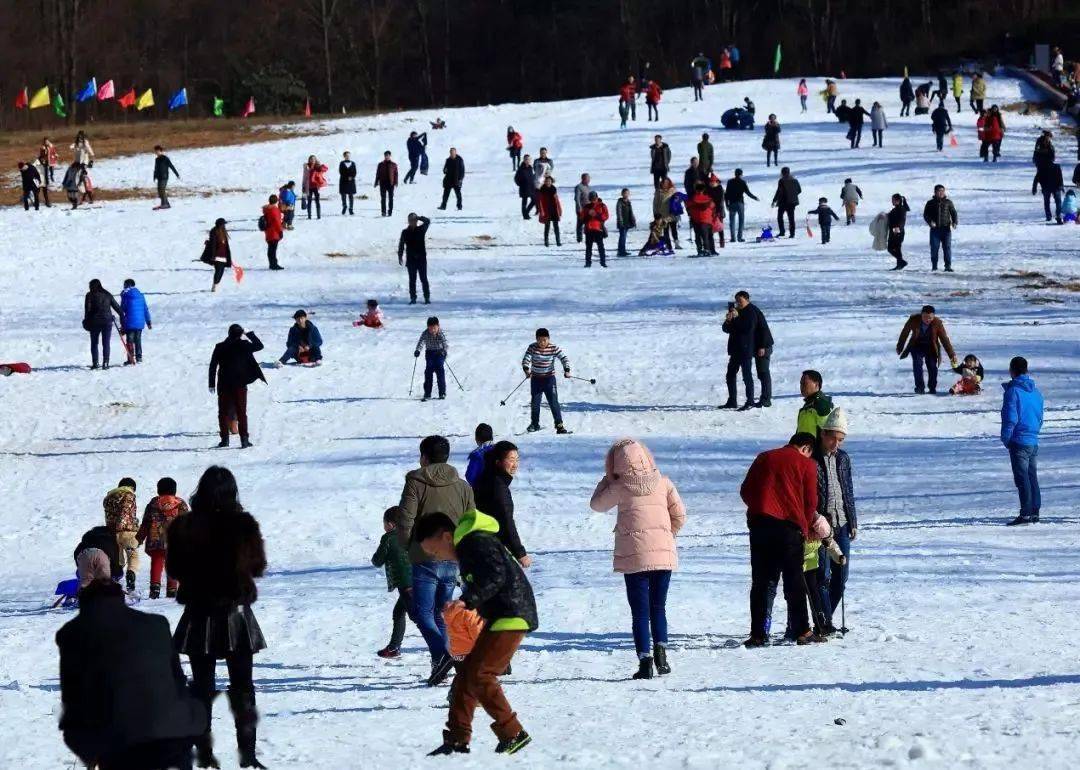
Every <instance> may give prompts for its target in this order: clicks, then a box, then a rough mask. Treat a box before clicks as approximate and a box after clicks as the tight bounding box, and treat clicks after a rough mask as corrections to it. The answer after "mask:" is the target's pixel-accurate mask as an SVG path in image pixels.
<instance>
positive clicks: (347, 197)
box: [338, 150, 385, 216]
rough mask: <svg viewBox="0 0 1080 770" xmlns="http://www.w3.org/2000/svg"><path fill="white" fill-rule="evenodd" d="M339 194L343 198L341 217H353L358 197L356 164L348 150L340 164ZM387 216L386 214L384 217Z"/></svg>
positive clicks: (343, 154)
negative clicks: (355, 199)
mask: <svg viewBox="0 0 1080 770" xmlns="http://www.w3.org/2000/svg"><path fill="white" fill-rule="evenodd" d="M338 194H339V195H340V196H341V216H345V213H346V212H348V214H349V216H352V215H353V197H354V196H355V195H356V163H355V162H353V160H352V158H351V157H350V155H349V151H348V150H346V151H345V152H343V153H342V154H341V162H340V163H338ZM383 216H385V214H384V215H383Z"/></svg>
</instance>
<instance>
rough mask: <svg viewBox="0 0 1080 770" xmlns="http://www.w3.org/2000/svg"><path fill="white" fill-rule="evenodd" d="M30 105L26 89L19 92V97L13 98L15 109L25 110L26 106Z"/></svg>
mask: <svg viewBox="0 0 1080 770" xmlns="http://www.w3.org/2000/svg"><path fill="white" fill-rule="evenodd" d="M29 103H30V94H29V93H28V92H27V90H26V87H25V86H24V87H23V90H21V91H19V95H18V96H16V97H15V109H17V110H25V109H26V105H28V104H29Z"/></svg>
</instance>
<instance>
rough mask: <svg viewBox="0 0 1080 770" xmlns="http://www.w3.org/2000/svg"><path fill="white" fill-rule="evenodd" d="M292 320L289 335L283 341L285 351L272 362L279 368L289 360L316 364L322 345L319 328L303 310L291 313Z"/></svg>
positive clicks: (319, 357) (317, 363) (320, 357)
mask: <svg viewBox="0 0 1080 770" xmlns="http://www.w3.org/2000/svg"><path fill="white" fill-rule="evenodd" d="M293 321H294V322H295V323H293V325H292V326H290V327H289V336H288V338H287V339H286V341H285V352H284V353H282V354H281V358H279V359H278V360H277V361H275V362H274V366H275V367H277V368H279V369H280V368H281V367H283V366H284V365H285V364H287V363H289V361H296V363H298V364H311V365H313V366H318V365H319V362H320V361H322V345H323V338H322V335H321V334H319V328H318V327H317V326H315V324H313V323H312V322H311V321H309V320H308V316H307V313H306V312H305V311H304V310H297V311H296V312H295V313H293Z"/></svg>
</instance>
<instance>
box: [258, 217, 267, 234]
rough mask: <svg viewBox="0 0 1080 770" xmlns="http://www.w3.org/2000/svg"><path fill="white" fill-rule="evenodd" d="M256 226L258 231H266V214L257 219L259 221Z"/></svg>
mask: <svg viewBox="0 0 1080 770" xmlns="http://www.w3.org/2000/svg"><path fill="white" fill-rule="evenodd" d="M257 224H258V227H259V230H260V231H265V230H266V214H263V215H262V216H260V217H259V221H258V223H257Z"/></svg>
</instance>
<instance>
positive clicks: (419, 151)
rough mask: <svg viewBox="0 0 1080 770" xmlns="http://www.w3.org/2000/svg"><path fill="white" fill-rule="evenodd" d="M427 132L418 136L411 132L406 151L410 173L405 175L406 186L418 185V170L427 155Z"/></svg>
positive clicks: (406, 143)
mask: <svg viewBox="0 0 1080 770" xmlns="http://www.w3.org/2000/svg"><path fill="white" fill-rule="evenodd" d="M426 148H427V132H426V131H425V132H424V133H422V134H417V133H416V132H415V131H410V132H409V138H408V140H407V141H406V142H405V150H406V152H407V153H408V155H409V173H407V174H406V175H405V184H416V169H417V167H418V166H419V165H420V159H421V158H422V157H425V156H426V155H427V149H426Z"/></svg>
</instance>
